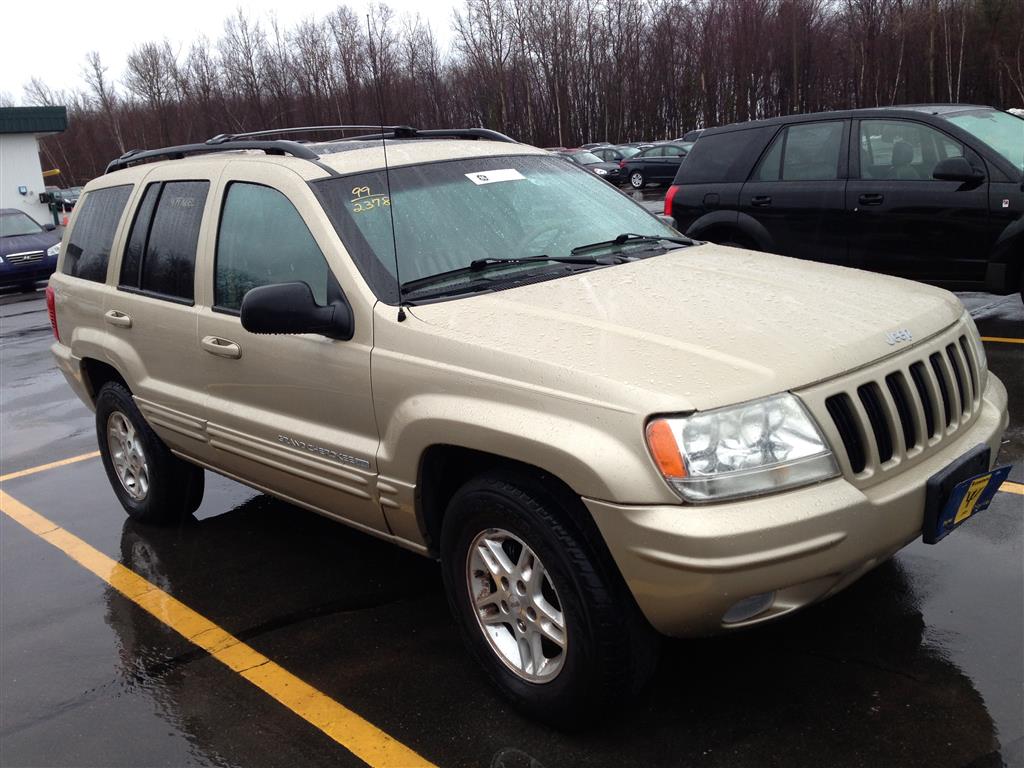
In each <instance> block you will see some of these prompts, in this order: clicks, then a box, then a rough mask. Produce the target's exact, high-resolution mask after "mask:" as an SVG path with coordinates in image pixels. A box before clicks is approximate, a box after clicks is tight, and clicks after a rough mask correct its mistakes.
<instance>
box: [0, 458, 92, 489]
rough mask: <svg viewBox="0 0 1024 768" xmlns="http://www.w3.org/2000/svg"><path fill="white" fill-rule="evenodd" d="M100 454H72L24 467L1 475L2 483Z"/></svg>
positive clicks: (0, 480) (0, 481)
mask: <svg viewBox="0 0 1024 768" xmlns="http://www.w3.org/2000/svg"><path fill="white" fill-rule="evenodd" d="M99 455H100V452H99V451H93V452H92V453H83V454H81V455H80V456H72V457H71V458H70V459H61V460H60V461H51V462H50V463H49V464H41V465H39V466H38V467H29V468H28V469H22V470H20V471H18V472H9V473H7V474H6V475H0V483H6V482H7V481H8V480H14V479H16V478H19V477H25V476H26V475H34V474H35V473H36V472H44V471H45V470H47V469H56V468H57V467H66V466H67V465H68V464H74V463H75V462H78V461H85V460H86V459H95V458H96V457H97V456H99Z"/></svg>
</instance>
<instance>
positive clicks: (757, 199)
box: [750, 195, 772, 208]
mask: <svg viewBox="0 0 1024 768" xmlns="http://www.w3.org/2000/svg"><path fill="white" fill-rule="evenodd" d="M750 204H751V205H752V206H754V207H755V208H764V207H766V206H769V205H771V204H772V199H771V197H769V196H768V195H754V196H753V197H752V198H750Z"/></svg>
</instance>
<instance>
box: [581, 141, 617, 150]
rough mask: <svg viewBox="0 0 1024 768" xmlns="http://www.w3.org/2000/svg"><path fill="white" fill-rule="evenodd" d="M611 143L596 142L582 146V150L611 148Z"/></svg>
mask: <svg viewBox="0 0 1024 768" xmlns="http://www.w3.org/2000/svg"><path fill="white" fill-rule="evenodd" d="M609 146H611V142H608V141H596V142H593V143H591V144H580V149H593V148H594V147H609Z"/></svg>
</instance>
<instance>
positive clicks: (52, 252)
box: [46, 243, 60, 256]
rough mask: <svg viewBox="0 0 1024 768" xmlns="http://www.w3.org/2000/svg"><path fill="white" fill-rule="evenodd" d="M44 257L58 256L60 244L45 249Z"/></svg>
mask: <svg viewBox="0 0 1024 768" xmlns="http://www.w3.org/2000/svg"><path fill="white" fill-rule="evenodd" d="M46 255H47V256H59V255H60V243H57V244H56V245H51V246H50V247H49V248H47V249H46Z"/></svg>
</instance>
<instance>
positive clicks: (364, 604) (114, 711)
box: [0, 290, 1024, 768]
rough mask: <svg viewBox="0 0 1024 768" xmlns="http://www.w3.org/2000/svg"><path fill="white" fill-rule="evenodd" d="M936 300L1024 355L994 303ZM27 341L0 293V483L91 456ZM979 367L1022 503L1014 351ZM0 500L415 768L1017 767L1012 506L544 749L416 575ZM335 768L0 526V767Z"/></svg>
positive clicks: (1019, 323) (540, 733)
mask: <svg viewBox="0 0 1024 768" xmlns="http://www.w3.org/2000/svg"><path fill="white" fill-rule="evenodd" d="M961 299H962V300H963V302H964V303H965V305H966V306H967V307H968V308H969V309H970V310H971V311H972V313H973V314H974V316H975V318H976V320H977V322H978V325H979V327H980V328H981V330H982V333H983V334H984V335H990V336H1002V337H1016V338H1022V337H1024V306H1022V304H1021V300H1020V298H1019V297H1018V296H1009V297H996V296H990V295H987V294H961ZM50 341H51V336H50V329H49V325H48V322H47V318H46V311H45V306H44V302H43V297H42V292H41V290H40V291H39V292H37V293H36V294H35V295H25V294H16V293H11V292H6V293H4V294H3V295H0V359H2V363H0V378H2V382H0V383H2V402H0V441H2V445H0V448H2V450H0V473H6V472H10V471H13V470H18V469H22V468H26V467H32V466H35V465H39V464H43V463H47V462H50V461H53V460H56V459H60V458H64V457H69V456H75V455H78V454H82V453H86V452H89V451H93V450H95V447H96V442H95V435H94V425H93V417H92V414H91V413H90V412H89V411H88V410H87V409H86V408H85V407H84V406H83V405H82V404H81V403H79V402H78V401H77V400H76V399H74V397H73V395H72V394H71V392H70V390H69V389H68V388H67V386H66V384H65V383H64V381H63V379H62V378H61V376H60V375H59V374H58V373H57V372H56V371H55V370H54V368H53V365H52V363H51V361H50V356H49V352H48V347H49V344H50ZM985 346H986V351H987V353H988V359H989V365H990V368H991V369H992V370H993V371H994V372H995V373H996V374H997V375H998V376H1000V377H1001V378H1002V380H1003V381H1004V382H1005V383H1006V384H1007V387H1008V389H1009V392H1010V410H1011V426H1010V429H1009V431H1008V432H1007V435H1006V438H1005V442H1004V444H1003V447H1002V451H1001V461H1002V462H1003V463H1005V462H1013V463H1014V469H1013V472H1012V474H1011V479H1012V480H1015V481H1017V482H1024V347H1022V346H1020V345H1013V344H1005V343H987V344H986V345H985ZM4 490H5V491H6V492H7V493H9V494H11V495H12V496H14V497H15V498H17V499H18V500H20V501H21V502H23V503H24V504H27V505H28V506H29V507H31V508H33V509H35V510H36V511H38V512H40V513H41V514H43V515H45V516H47V517H48V518H49V519H50V520H52V521H54V522H55V523H57V524H58V525H60V526H63V527H65V528H66V529H68V530H69V531H71V532H72V533H74V534H76V535H78V536H80V537H82V538H83V539H85V540H86V541H87V542H88V543H90V544H91V545H92V546H94V547H96V548H97V549H99V550H101V551H102V552H104V553H106V554H107V555H109V556H110V557H112V558H114V559H115V560H118V561H120V562H121V563H123V564H124V565H126V566H127V567H129V568H131V569H133V570H134V571H136V572H137V573H139V574H141V575H142V576H144V577H145V578H146V579H148V580H149V581H151V582H152V583H154V584H156V585H157V586H159V587H160V588H162V589H164V590H165V591H167V592H169V593H170V594H172V595H174V596H175V597H177V598H178V599H179V600H181V601H183V602H184V603H185V604H186V605H188V606H190V607H191V608H193V609H194V610H196V611H198V612H199V613H201V614H203V615H205V616H206V617H208V618H209V619H211V620H213V621H214V622H216V623H217V624H219V625H221V626H222V627H224V628H225V629H227V630H228V631H229V632H231V633H233V634H235V635H236V636H238V637H239V638H241V639H242V640H244V641H246V642H247V643H249V644H250V645H251V646H253V647H254V648H255V649H256V650H258V651H259V652H261V653H263V654H265V655H266V656H268V657H270V658H271V659H273V660H274V661H276V662H278V663H279V664H280V665H282V666H283V667H285V668H286V669H287V670H289V671H290V672H292V673H294V674H295V675H297V676H298V677H300V678H302V679H303V680H305V681H307V682H309V683H311V684H312V685H314V686H315V687H317V688H319V689H320V690H321V691H323V692H324V693H326V694H327V695H329V696H331V697H332V698H334V699H336V700H337V701H339V702H341V703H342V704H344V705H345V706H347V707H349V708H351V709H353V710H354V711H356V712H357V713H359V714H360V715H362V716H363V717H365V718H366V719H368V720H369V721H370V722H372V723H374V724H375V725H377V726H379V727H381V728H383V729H384V730H385V731H387V732H388V733H390V734H391V735H392V736H394V737H395V738H397V739H399V740H400V741H402V742H404V743H405V744H406V745H407V746H409V747H411V748H412V749H414V750H416V751H417V752H419V753H420V754H421V755H422V756H424V757H425V758H427V759H429V760H431V761H433V762H435V763H437V764H438V765H442V766H494V767H495V768H497V767H499V766H500V767H501V768H554V767H555V766H593V767H594V768H599V767H601V766H616V767H618V766H733V767H742V766H815V767H817V766H883V765H884V766H929V768H940V767H941V766H970V767H971V768H990V767H995V766H1024V497H1021V496H1014V495H1011V494H1008V493H1000V494H998V495H997V498H996V500H995V502H994V503H993V505H992V506H991V507H990V508H989V509H988V510H987V511H986V512H985V513H983V514H982V515H980V516H979V517H978V518H977V519H974V520H972V521H970V522H969V523H968V524H966V525H964V526H963V527H962V528H960V529H959V530H957V532H956V533H955V535H953V536H950V537H949V538H948V539H946V540H945V541H943V542H942V543H941V544H939V545H938V546H934V547H929V546H926V545H924V544H921V543H920V542H918V543H914V544H912V545H911V546H909V547H907V548H906V549H905V550H903V551H902V552H900V553H899V554H898V555H897V556H896V557H895V558H894V559H893V560H891V561H890V562H888V563H886V564H885V565H883V566H881V567H879V568H878V569H877V570H875V571H874V572H872V573H871V574H869V575H868V576H867V577H865V578H864V579H862V580H861V581H860V582H858V583H857V584H855V585H853V586H852V587H851V588H849V589H848V590H846V591H845V592H843V593H841V594H840V595H838V596H836V597H834V598H832V599H831V600H829V601H827V602H825V603H823V604H821V605H818V606H815V607H812V608H810V609H808V610H806V611H803V612H802V613H799V614H797V615H795V616H792V617H790V618H787V619H785V620H783V621H780V622H778V623H776V624H773V625H768V626H765V627H762V628H759V629H754V630H750V631H746V632H743V633H740V634H735V635H730V636H726V637H718V638H712V639H708V640H700V641H686V642H683V641H672V642H668V643H667V644H666V648H665V653H664V657H663V661H662V663H661V667H660V669H659V672H658V674H657V677H656V680H655V682H654V684H653V685H652V686H651V687H650V689H649V690H648V691H646V692H645V693H644V694H643V695H642V696H641V698H640V699H639V701H637V702H636V703H635V704H633V705H632V706H631V707H629V708H628V709H626V710H625V711H624V712H622V713H621V714H619V715H617V716H616V717H615V718H613V719H611V720H610V721H609V722H606V723H603V724H601V726H600V727H598V728H595V729H591V730H589V731H585V732H583V733H578V734H572V735H567V734H562V733H559V732H555V731H552V730H550V729H547V728H545V727H543V726H540V725H537V724H534V723H532V722H530V721H529V720H526V719H524V718H523V717H521V716H519V715H518V714H516V713H515V712H514V711H512V710H511V709H509V708H508V707H507V706H506V705H505V704H504V702H503V701H502V700H501V699H500V698H499V697H498V696H497V695H496V694H495V693H493V692H492V690H491V689H490V688H489V687H488V685H487V683H486V682H485V680H484V679H483V677H482V675H480V674H479V673H478V672H477V670H476V669H475V668H474V667H473V665H472V664H471V662H470V660H469V658H468V657H467V655H466V654H465V652H464V651H463V649H462V646H461V644H460V642H459V639H458V637H457V634H456V630H455V626H454V624H453V622H452V620H451V618H450V617H449V614H448V610H447V607H446V604H445V600H444V595H443V593H442V591H441V579H440V573H439V570H438V568H437V566H436V565H435V564H434V563H432V562H430V561H427V560H425V559H422V558H419V557H417V556H415V555H412V554H410V553H407V552H404V551H402V550H399V549H397V548H395V547H392V546H390V545H387V544H385V543H382V542H380V541H377V540H376V539H373V538H371V537H368V536H365V535H363V534H360V533H357V532H355V531H352V530H350V529H348V528H346V527H344V526H342V525H338V524H336V523H333V522H330V521H328V520H326V519H323V518H320V517H318V516H316V515H314V514H311V513H308V512H305V511H302V510H299V509H296V508H294V507H291V506H289V505H287V504H284V503H282V502H279V501H276V500H274V499H272V498H270V497H267V496H264V495H261V494H259V493H256V492H254V491H252V490H251V489H248V488H246V487H244V486H241V485H238V484H236V483H234V482H231V481H229V480H226V479H224V478H220V477H218V476H215V475H213V474H212V473H207V490H206V496H205V500H204V502H203V505H202V507H201V508H200V510H199V512H198V513H197V514H196V516H195V520H194V521H190V522H189V523H188V524H186V525H183V526H181V527H179V528H174V529H159V528H149V527H145V526H140V525H137V524H134V523H132V522H129V521H127V519H126V517H125V515H124V513H123V511H122V510H121V508H120V506H119V505H118V503H117V501H116V500H115V497H114V495H113V493H112V491H111V490H110V488H109V486H108V484H107V480H106V477H105V475H104V473H103V469H102V466H101V464H100V462H99V460H98V459H91V460H86V461H82V462H79V463H76V464H73V465H69V466H67V467H63V468H58V469H52V470H48V471H45V472H42V473H39V474H35V475H31V476H28V477H24V478H20V479H15V480H11V481H9V482H6V483H4ZM359 764H361V763H360V762H359V761H358V760H357V759H356V758H354V757H353V756H352V755H351V754H349V753H348V752H346V751H345V750H344V749H342V748H341V747H339V746H338V745H337V744H336V743H335V742H333V741H331V740H330V739H329V738H328V737H327V736H325V735H324V734H322V733H321V732H320V731H318V730H316V729H315V728H313V727H312V726H310V725H309V724H308V723H306V722H305V721H303V720H301V719H300V718H299V717H298V716H296V715H295V714H293V713H292V712H291V711H289V710H287V709H285V708H284V707H282V706H281V705H279V704H278V703H276V702H275V701H273V700H272V699H271V698H269V697H268V696H266V695H265V694H263V693H261V692H260V691H258V690H257V689H256V688H254V687H253V686H251V685H250V684H249V683H247V682H246V681H245V680H243V679H241V678H240V677H238V676H237V675H235V674H234V673H232V672H230V671H229V670H228V669H227V668H226V667H224V666H222V665H221V664H220V663H219V662H218V661H216V660H214V659H212V658H211V657H209V656H208V655H207V654H206V653H205V652H203V651H200V650H198V649H197V648H196V647H195V646H193V645H191V644H189V643H188V642H187V641H185V640H183V639H182V638H181V637H180V636H179V635H177V634H176V633H175V632H173V631H172V630H170V629H169V628H167V627H166V626H164V625H163V624H161V623H160V622H159V621H157V620H156V619H155V618H153V617H152V616H150V615H149V614H147V613H145V612H144V611H143V610H142V609H140V608H138V607H137V606H135V605H134V604H133V603H131V602H129V601H128V600H127V599H126V598H124V597H122V596H121V595H120V594H119V593H117V592H115V591H114V590H113V589H111V588H109V587H107V586H106V585H105V584H104V583H103V582H101V581H100V580H98V579H97V578H96V577H95V576H93V575H92V574H91V573H89V572H87V571H86V570H84V569H83V568H81V567H80V566H79V565H77V564H75V563H74V562H72V561H71V560H70V559H69V558H68V557H67V556H66V555H64V554H63V553H62V552H60V551H58V550H57V549H55V548H54V547H52V546H50V545H49V544H47V543H45V542H43V541H42V540H40V539H39V538H37V537H36V536H34V535H32V534H30V533H28V532H27V531H26V530H25V529H24V528H22V527H21V526H20V525H18V524H17V523H15V522H13V521H11V520H10V519H9V518H8V517H7V516H6V515H0V765H3V766H51V765H52V766H93V765H95V766H99V765H104V766H142V765H145V766H181V765H211V766H300V765H301V766H304V765H310V766H312V765H317V766H320V765H323V766H326V765H331V766H334V765H340V766H346V765H359Z"/></svg>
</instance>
